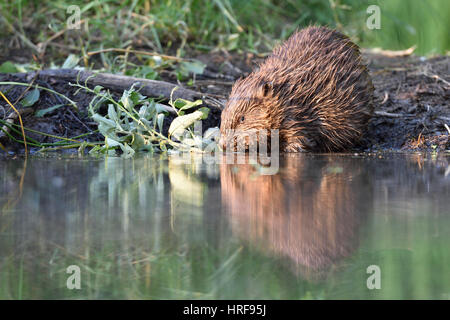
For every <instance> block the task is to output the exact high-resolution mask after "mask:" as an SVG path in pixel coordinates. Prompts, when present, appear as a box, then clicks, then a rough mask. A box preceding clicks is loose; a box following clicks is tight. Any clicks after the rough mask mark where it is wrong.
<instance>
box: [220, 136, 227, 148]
mask: <svg viewBox="0 0 450 320" xmlns="http://www.w3.org/2000/svg"><path fill="white" fill-rule="evenodd" d="M219 146H220V148H221V149H222V150H226V149H227V142H226V140H225V138H224V137H220V139H219Z"/></svg>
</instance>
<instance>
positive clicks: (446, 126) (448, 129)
mask: <svg viewBox="0 0 450 320" xmlns="http://www.w3.org/2000/svg"><path fill="white" fill-rule="evenodd" d="M444 127H445V129H447V132H448V134H450V128H449V127H448V125H447V124H446V123H444Z"/></svg>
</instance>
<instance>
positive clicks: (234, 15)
mask: <svg viewBox="0 0 450 320" xmlns="http://www.w3.org/2000/svg"><path fill="white" fill-rule="evenodd" d="M370 4H377V5H379V6H380V9H381V29H380V30H369V29H367V27H366V19H367V16H368V14H367V13H366V9H367V7H368V6H369V5H370ZM69 5H78V6H79V7H80V9H81V19H85V20H88V21H89V23H88V26H86V25H83V27H82V29H81V30H79V31H74V30H70V31H66V32H65V33H64V34H63V35H62V36H60V37H59V38H56V39H54V40H53V41H51V42H49V44H48V48H47V49H46V54H48V55H50V57H51V59H50V60H51V61H53V60H54V59H56V60H58V59H60V60H62V59H65V57H66V56H67V54H68V53H74V54H76V55H78V56H79V57H83V56H84V58H86V56H85V54H86V53H87V52H89V51H93V50H98V49H102V48H111V47H117V48H127V47H129V46H131V47H132V48H134V49H135V48H145V49H146V50H151V51H154V52H158V53H161V54H162V53H166V54H167V53H170V54H173V55H176V56H185V55H186V52H187V51H189V52H191V50H214V49H220V48H222V49H226V50H244V51H255V52H261V51H269V50H270V49H271V48H272V47H273V45H274V44H276V43H277V42H278V41H280V40H283V39H285V38H287V37H288V36H289V35H290V34H291V33H292V32H293V31H294V30H295V29H296V28H301V27H303V26H306V25H309V24H321V25H329V26H331V27H337V28H339V29H341V30H342V31H344V32H345V33H347V34H349V35H350V36H351V37H352V38H353V39H354V40H355V41H357V42H358V43H360V44H361V45H363V46H366V47H374V46H376V47H382V48H383V49H405V48H408V47H410V46H412V45H417V46H418V48H417V53H419V54H434V53H441V54H442V53H445V52H446V51H448V50H449V48H450V40H449V37H448V30H449V27H450V22H449V20H448V19H447V16H446V14H448V12H450V2H448V1H446V0H435V1H431V0H425V1H406V0H391V1H385V0H377V1H367V0H364V1H356V0H342V1H339V0H329V1H326V0H322V1H319V0H287V1H277V0H262V1H259V0H247V1H241V0H213V1H206V0H187V1H185V0H169V1H166V0H165V1H150V0H141V1H138V0H129V1H114V0H98V1H92V2H91V1H81V0H73V1H63V0H58V1H46V2H45V3H44V4H43V3H42V1H38V0H12V1H2V2H0V12H1V14H2V16H3V17H4V18H5V19H6V20H7V21H8V24H9V25H10V26H13V27H14V29H15V30H16V33H22V34H24V35H25V36H26V37H27V38H28V39H29V40H31V41H32V42H33V43H34V44H37V43H42V42H45V41H46V40H48V39H49V38H50V37H51V36H52V35H54V34H55V33H57V32H59V31H62V30H64V28H65V23H66V19H67V18H68V16H69V15H68V14H67V13H66V10H67V7H68V6H69ZM12 34H13V31H12V30H11V28H9V27H7V28H2V31H1V34H0V35H1V36H11V35H12ZM55 43H58V44H59V46H56V45H54V44H55ZM107 56H115V55H114V54H108V55H107ZM104 57H105V56H103V58H102V59H105V58H104ZM110 59H111V58H110ZM84 61H85V62H87V63H88V64H89V63H90V61H88V60H86V59H85V60H84Z"/></svg>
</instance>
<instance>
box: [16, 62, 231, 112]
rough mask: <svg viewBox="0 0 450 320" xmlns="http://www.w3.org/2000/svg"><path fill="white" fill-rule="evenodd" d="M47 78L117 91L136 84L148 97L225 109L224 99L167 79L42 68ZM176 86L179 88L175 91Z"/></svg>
mask: <svg viewBox="0 0 450 320" xmlns="http://www.w3.org/2000/svg"><path fill="white" fill-rule="evenodd" d="M22 75H23V74H22ZM34 76H35V72H30V73H27V74H26V78H27V80H31V79H32V78H33V77H34ZM46 78H53V79H58V80H60V81H66V82H71V83H76V81H79V83H80V84H85V83H87V84H89V85H93V86H102V87H104V88H107V89H111V90H116V91H123V90H127V89H129V88H130V87H131V86H132V85H133V84H136V85H135V86H136V88H139V92H140V93H142V94H143V95H145V96H147V97H155V98H164V99H165V100H169V99H170V97H171V95H172V98H173V99H174V100H175V99H178V98H181V99H186V100H196V99H202V100H203V103H204V104H206V105H207V106H212V107H216V108H219V109H223V102H222V101H219V100H217V99H214V98H213V97H209V96H208V95H206V94H202V93H200V92H196V91H193V90H190V89H185V88H181V87H179V86H178V85H176V84H173V83H169V82H165V81H157V80H148V79H141V78H135V77H129V76H123V75H116V74H109V73H95V72H92V71H84V70H75V69H47V70H41V71H40V73H39V75H38V79H40V80H44V79H46ZM174 88H177V89H176V90H175V91H173V90H174ZM172 91H173V94H172Z"/></svg>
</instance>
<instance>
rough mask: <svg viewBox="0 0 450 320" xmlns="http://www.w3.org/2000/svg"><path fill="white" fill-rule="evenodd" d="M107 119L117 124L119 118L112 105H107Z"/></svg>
mask: <svg viewBox="0 0 450 320" xmlns="http://www.w3.org/2000/svg"><path fill="white" fill-rule="evenodd" d="M108 117H109V118H110V119H111V120H113V121H114V122H116V123H118V122H119V117H118V116H117V112H116V108H115V107H114V105H113V104H109V105H108Z"/></svg>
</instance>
